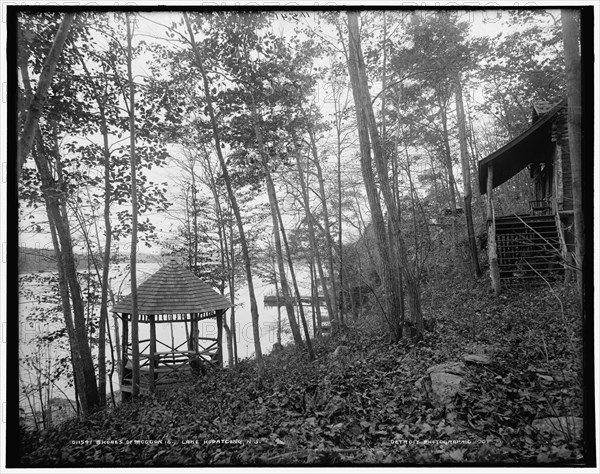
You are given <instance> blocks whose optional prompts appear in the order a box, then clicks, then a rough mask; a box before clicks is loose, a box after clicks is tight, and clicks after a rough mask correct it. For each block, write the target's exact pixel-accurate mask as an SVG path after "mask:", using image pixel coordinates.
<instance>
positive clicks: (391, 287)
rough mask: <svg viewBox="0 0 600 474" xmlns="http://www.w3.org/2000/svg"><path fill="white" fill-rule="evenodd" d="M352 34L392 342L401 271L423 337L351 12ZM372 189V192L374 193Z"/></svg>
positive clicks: (353, 76) (364, 160) (353, 74)
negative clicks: (389, 231) (388, 229)
mask: <svg viewBox="0 0 600 474" xmlns="http://www.w3.org/2000/svg"><path fill="white" fill-rule="evenodd" d="M348 31H349V42H350V47H349V51H350V55H349V70H350V81H351V83H352V91H353V95H354V101H355V104H356V108H357V120H358V125H359V127H358V128H359V141H360V142H361V143H360V148H361V166H362V169H363V177H364V178H365V187H366V188H367V195H368V196H369V205H370V207H371V213H372V215H373V217H374V219H373V222H374V224H375V227H376V233H377V236H378V245H379V250H380V252H381V253H380V255H381V256H382V266H383V271H384V280H385V285H386V289H387V294H388V313H389V314H388V324H389V325H390V336H391V338H392V340H398V339H399V338H400V337H401V335H402V330H401V324H402V320H401V302H400V295H399V280H400V277H399V275H400V271H402V273H404V277H405V280H406V285H407V288H408V289H409V291H408V301H409V307H410V310H411V318H412V324H413V325H414V327H415V329H416V331H417V332H418V333H420V332H422V324H423V322H422V314H421V304H420V295H419V289H418V282H417V281H416V278H415V277H414V276H413V275H412V273H411V270H410V267H409V262H408V256H407V252H406V246H405V244H404V239H403V237H402V234H401V231H400V221H399V217H398V209H397V206H396V202H395V199H394V195H393V193H392V190H391V187H390V183H389V176H388V169H387V162H386V159H385V155H384V153H383V147H382V145H381V141H380V138H379V133H378V130H377V124H376V122H375V115H374V113H373V107H372V103H371V98H370V94H369V89H368V82H367V75H366V69H365V63H364V60H363V57H362V51H361V46H360V37H359V28H358V13H356V12H348ZM362 129H364V130H362ZM369 136H370V138H371V139H372V142H371V141H370V140H369ZM371 143H372V145H373V154H374V156H375V165H376V167H377V173H378V177H379V182H380V189H381V192H382V194H383V197H384V200H385V204H386V207H387V210H388V218H389V219H390V220H391V225H392V230H393V234H394V239H393V240H394V241H393V242H389V252H386V248H385V247H386V241H387V240H388V239H387V238H386V226H385V222H384V220H383V214H382V212H381V206H380V203H379V199H378V196H377V191H376V186H375V178H374V176H372V175H373V170H372V161H371V150H370V146H371ZM367 183H368V184H367ZM369 188H371V190H370V191H369ZM373 211H375V212H373ZM386 257H387V259H386ZM400 269H401V270H400Z"/></svg>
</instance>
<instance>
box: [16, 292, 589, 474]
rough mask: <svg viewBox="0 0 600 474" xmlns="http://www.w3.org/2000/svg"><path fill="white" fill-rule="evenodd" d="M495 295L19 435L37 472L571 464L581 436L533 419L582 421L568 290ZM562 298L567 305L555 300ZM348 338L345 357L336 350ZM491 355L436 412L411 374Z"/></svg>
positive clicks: (437, 304) (430, 300) (452, 299)
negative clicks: (415, 333)
mask: <svg viewBox="0 0 600 474" xmlns="http://www.w3.org/2000/svg"><path fill="white" fill-rule="evenodd" d="M554 292H555V294H553V293H552V292H550V291H548V289H547V288H543V287H538V288H531V289H526V290H519V291H517V290H513V291H508V292H506V293H505V294H504V295H502V296H501V297H499V298H493V297H492V296H491V295H490V296H488V295H489V292H488V285H487V282H483V281H482V282H480V283H472V282H465V283H462V284H453V285H445V286H444V288H443V289H442V288H440V286H439V285H438V286H430V287H428V288H426V289H425V290H424V292H423V308H424V312H425V316H426V318H428V320H430V321H434V323H435V324H434V325H433V330H432V331H430V332H428V333H426V334H425V337H424V338H423V339H422V340H420V341H418V342H416V343H415V342H407V341H402V342H399V343H396V344H389V343H388V342H387V340H386V338H385V337H384V336H381V335H377V334H371V333H370V332H369V331H366V330H365V328H364V321H363V322H362V326H361V321H349V324H348V325H349V328H348V329H346V330H345V331H344V333H343V334H342V335H341V336H339V337H336V338H328V339H325V340H323V341H315V344H314V345H315V352H316V356H317V357H316V360H314V361H310V360H309V358H308V356H307V355H306V354H305V353H303V352H301V351H298V350H297V349H295V348H294V347H292V346H288V347H286V348H284V350H283V351H281V352H278V353H274V354H271V355H269V356H266V357H265V364H266V367H265V379H264V384H263V385H262V386H258V385H257V383H256V372H255V367H254V363H253V361H249V360H246V361H242V362H241V363H240V364H239V366H238V367H237V368H236V369H234V370H227V369H220V370H215V371H213V372H212V373H210V374H209V375H208V376H205V377H201V378H199V379H197V380H196V381H195V382H193V383H188V384H186V385H184V386H181V387H180V388H178V389H176V390H172V391H170V392H167V393H161V394H157V395H156V396H148V397H143V398H141V399H140V400H139V401H138V402H135V403H124V404H121V405H120V406H118V407H116V408H114V409H106V410H104V411H102V412H99V413H96V414H94V415H91V416H89V417H87V418H86V419H73V420H70V421H68V422H66V423H64V424H63V425H62V426H60V427H57V428H53V429H51V430H48V431H46V432H44V433H37V434H34V433H22V441H23V443H22V447H23V452H22V458H21V461H22V463H23V464H24V465H29V466H56V465H63V466H67V465H69V466H102V465H107V466H108V465H110V466H135V465H148V466H167V465H169V466H179V465H185V466H190V465H208V464H211V465H221V464H223V465H225V464H239V465H247V464H250V465H251V464H260V465H276V464H288V465H290V464H291V465H294V464H386V463H390V464H452V463H484V464H485V463H496V464H497V463H500V464H506V463H509V464H514V463H516V464H530V463H538V462H548V461H549V462H553V463H569V464H574V463H577V462H579V461H580V460H581V458H582V445H581V440H579V439H573V436H572V433H570V432H567V431H568V430H566V431H565V433H557V434H555V435H552V436H551V435H548V434H545V433H540V432H538V431H537V430H536V429H535V428H534V427H533V426H532V422H533V420H534V419H536V418H543V417H547V416H562V415H568V416H582V403H581V402H582V396H583V395H582V369H581V344H582V343H581V341H582V334H581V324H580V320H579V316H578V311H577V308H576V305H575V303H574V301H576V298H575V295H574V294H573V289H572V288H571V287H569V286H567V285H558V284H557V285H555V286H554ZM559 299H560V303H562V304H559V301H558V300H559ZM339 345H345V346H348V348H349V351H348V353H346V354H345V355H344V356H341V357H334V356H333V351H334V350H335V348H336V347H338V346H339ZM482 350H483V351H485V352H486V353H487V354H489V355H490V356H491V357H492V361H493V362H492V364H490V365H489V366H483V365H475V366H472V365H470V366H468V368H467V374H466V379H467V381H468V390H466V391H465V392H464V393H462V394H461V393H459V394H457V395H456V396H455V397H454V399H453V401H452V403H450V404H448V405H446V406H443V407H439V406H436V405H434V404H432V402H431V401H430V400H429V399H428V398H427V397H426V396H425V395H424V394H423V393H421V392H420V391H419V390H417V388H416V387H415V382H416V381H417V380H418V379H419V378H420V377H422V376H423V375H424V374H425V373H426V371H427V368H428V367H430V366H432V365H435V364H438V363H441V362H446V361H454V360H460V359H461V357H462V355H464V354H465V353H468V352H478V351H482Z"/></svg>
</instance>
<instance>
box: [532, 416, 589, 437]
mask: <svg viewBox="0 0 600 474" xmlns="http://www.w3.org/2000/svg"><path fill="white" fill-rule="evenodd" d="M531 425H532V426H533V427H534V428H535V429H536V430H538V431H540V432H542V433H548V434H551V435H557V434H558V435H570V437H571V438H572V439H573V440H577V439H580V438H581V435H582V433H583V418H581V417H578V416H552V417H549V418H538V419H537V420H533V423H532V424H531Z"/></svg>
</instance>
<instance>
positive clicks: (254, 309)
mask: <svg viewBox="0 0 600 474" xmlns="http://www.w3.org/2000/svg"><path fill="white" fill-rule="evenodd" d="M183 18H184V20H185V23H186V26H187V30H188V33H189V35H190V42H191V45H192V51H193V53H194V57H195V59H196V65H197V66H198V69H199V70H200V74H201V75H202V82H203V86H204V95H205V96H206V105H207V107H208V114H209V117H210V122H211V126H212V131H213V139H214V142H215V151H216V153H217V157H218V158H219V164H220V165H221V169H222V171H223V179H224V181H225V186H226V187H227V195H228V196H229V202H230V203H231V208H232V210H233V213H234V215H235V220H236V224H237V227H238V232H239V234H240V245H241V247H242V256H243V258H244V270H245V272H246V282H247V285H248V295H249V297H250V312H251V314H252V333H253V336H254V355H255V357H256V370H257V378H258V384H259V385H262V383H263V378H264V361H263V356H262V350H261V347H260V327H259V316H258V305H257V304H256V295H255V292H254V284H253V281H252V267H251V261H250V252H249V250H248V242H247V241H246V233H245V231H244V225H243V222H242V216H241V213H240V208H239V206H238V203H237V199H236V197H235V193H234V191H233V186H232V184H231V178H230V176H229V171H228V170H227V164H226V163H225V158H224V157H223V152H222V151H221V138H220V133H219V126H218V124H217V119H216V117H215V112H214V109H213V105H212V97H211V95H210V94H211V92H210V85H209V83H208V77H207V75H206V71H205V70H204V64H203V63H202V58H201V56H200V51H199V50H198V46H197V45H196V41H195V39H194V32H193V30H192V25H191V24H190V20H189V18H188V16H187V13H184V14H183Z"/></svg>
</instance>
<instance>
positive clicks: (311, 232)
mask: <svg viewBox="0 0 600 474" xmlns="http://www.w3.org/2000/svg"><path fill="white" fill-rule="evenodd" d="M296 166H297V167H298V178H299V180H300V189H301V191H302V201H303V203H304V213H305V215H306V220H307V224H308V240H309V243H310V248H311V249H312V253H313V255H314V257H315V266H316V267H317V268H316V271H317V272H318V273H319V279H320V280H321V289H322V290H323V297H324V298H325V305H326V306H327V312H328V313H329V320H330V321H332V320H333V318H334V308H333V305H332V302H331V298H330V295H329V291H328V289H327V282H326V280H325V274H324V272H323V263H322V261H321V252H320V251H319V245H318V243H317V237H316V234H315V226H314V223H313V216H312V212H311V210H310V199H309V195H308V185H307V183H306V182H305V181H304V173H303V171H302V165H301V163H300V156H299V154H298V153H296ZM307 175H308V173H307ZM317 294H318V292H317ZM320 330H321V319H320V318H319V331H320Z"/></svg>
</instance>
